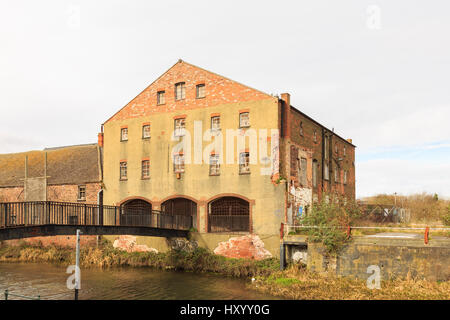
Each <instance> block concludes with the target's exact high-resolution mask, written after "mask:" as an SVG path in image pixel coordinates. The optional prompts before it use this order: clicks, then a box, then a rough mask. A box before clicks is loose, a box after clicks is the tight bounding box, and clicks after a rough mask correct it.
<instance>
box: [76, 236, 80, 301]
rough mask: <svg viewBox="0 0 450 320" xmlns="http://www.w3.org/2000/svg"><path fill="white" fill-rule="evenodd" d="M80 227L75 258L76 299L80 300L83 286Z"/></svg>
mask: <svg viewBox="0 0 450 320" xmlns="http://www.w3.org/2000/svg"><path fill="white" fill-rule="evenodd" d="M80 233H81V231H80V229H77V249H76V258H75V265H76V268H75V283H76V284H75V300H78V289H80V286H81V283H80V282H81V277H80V276H81V275H80V273H81V272H80Z"/></svg>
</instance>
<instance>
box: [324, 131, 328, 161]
mask: <svg viewBox="0 0 450 320" xmlns="http://www.w3.org/2000/svg"><path fill="white" fill-rule="evenodd" d="M323 144H324V149H325V159H328V137H327V136H325V141H324V143H323Z"/></svg>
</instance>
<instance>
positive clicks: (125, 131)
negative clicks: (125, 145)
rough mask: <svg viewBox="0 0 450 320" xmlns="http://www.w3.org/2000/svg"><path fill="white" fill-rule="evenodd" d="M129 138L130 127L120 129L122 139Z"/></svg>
mask: <svg viewBox="0 0 450 320" xmlns="http://www.w3.org/2000/svg"><path fill="white" fill-rule="evenodd" d="M127 140H128V128H122V129H120V141H127Z"/></svg>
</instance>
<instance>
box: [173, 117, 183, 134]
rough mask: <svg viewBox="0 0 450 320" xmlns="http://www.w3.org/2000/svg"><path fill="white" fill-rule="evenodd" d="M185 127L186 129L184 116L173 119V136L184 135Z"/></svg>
mask: <svg viewBox="0 0 450 320" xmlns="http://www.w3.org/2000/svg"><path fill="white" fill-rule="evenodd" d="M185 129H186V119H185V118H180V119H175V136H176V137H180V136H184V133H185V132H184V130H185Z"/></svg>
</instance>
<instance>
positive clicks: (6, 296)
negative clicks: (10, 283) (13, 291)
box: [5, 289, 8, 300]
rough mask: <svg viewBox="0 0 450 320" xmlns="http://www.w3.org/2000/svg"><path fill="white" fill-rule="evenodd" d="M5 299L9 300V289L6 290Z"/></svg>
mask: <svg viewBox="0 0 450 320" xmlns="http://www.w3.org/2000/svg"><path fill="white" fill-rule="evenodd" d="M5 300H8V289H6V290H5Z"/></svg>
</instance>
